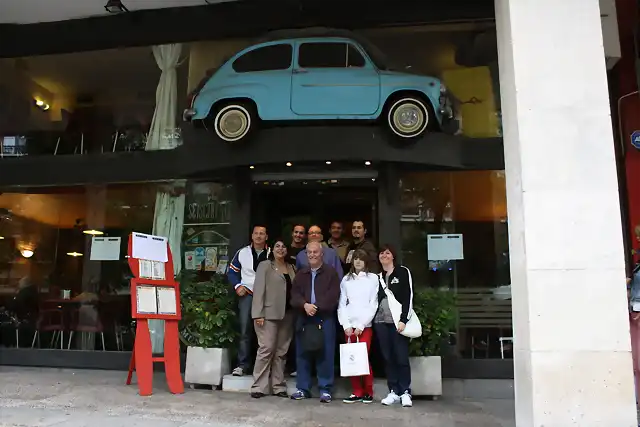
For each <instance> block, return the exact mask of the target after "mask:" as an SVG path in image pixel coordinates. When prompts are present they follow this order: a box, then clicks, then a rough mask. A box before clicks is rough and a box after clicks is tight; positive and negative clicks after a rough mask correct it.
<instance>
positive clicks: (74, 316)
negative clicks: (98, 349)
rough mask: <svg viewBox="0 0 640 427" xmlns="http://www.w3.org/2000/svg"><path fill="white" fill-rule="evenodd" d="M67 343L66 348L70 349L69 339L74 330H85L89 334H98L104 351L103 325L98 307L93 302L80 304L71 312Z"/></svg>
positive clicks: (71, 337)
mask: <svg viewBox="0 0 640 427" xmlns="http://www.w3.org/2000/svg"><path fill="white" fill-rule="evenodd" d="M69 330H70V331H71V333H70V334H69V343H68V344H67V350H69V349H71V340H72V339H73V334H74V332H86V333H90V334H100V336H101V338H102V351H105V350H106V348H105V345H104V326H103V324H102V320H101V319H100V313H99V311H98V308H97V307H96V306H95V305H93V304H85V305H81V306H80V308H77V309H74V310H73V311H72V312H71V327H70V329H69Z"/></svg>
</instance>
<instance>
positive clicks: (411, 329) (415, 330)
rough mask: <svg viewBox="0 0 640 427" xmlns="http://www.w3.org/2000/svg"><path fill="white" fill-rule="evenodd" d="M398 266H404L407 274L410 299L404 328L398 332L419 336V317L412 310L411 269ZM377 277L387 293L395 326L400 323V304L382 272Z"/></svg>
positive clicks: (413, 336) (420, 328) (406, 335)
mask: <svg viewBox="0 0 640 427" xmlns="http://www.w3.org/2000/svg"><path fill="white" fill-rule="evenodd" d="M398 268H404V269H406V270H407V273H408V274H409V291H410V292H411V299H410V300H409V313H408V315H407V318H408V320H407V323H406V324H405V327H404V330H403V331H402V332H400V335H404V336H405V337H407V338H419V337H421V336H422V325H421V324H420V319H418V316H417V315H416V312H415V311H413V279H412V278H411V271H409V269H408V268H407V267H404V266H401V267H398ZM378 277H379V280H380V284H381V285H382V289H384V292H385V294H387V301H388V302H389V310H391V316H392V317H393V323H395V325H396V327H397V326H398V323H400V315H401V314H402V304H400V303H399V302H398V300H397V299H396V297H395V296H394V295H393V292H392V291H391V289H389V288H388V287H387V284H386V283H385V281H384V278H383V277H382V273H380V274H379V275H378Z"/></svg>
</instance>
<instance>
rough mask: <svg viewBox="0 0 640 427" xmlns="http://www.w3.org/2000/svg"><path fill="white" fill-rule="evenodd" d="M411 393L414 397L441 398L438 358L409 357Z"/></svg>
mask: <svg viewBox="0 0 640 427" xmlns="http://www.w3.org/2000/svg"><path fill="white" fill-rule="evenodd" d="M409 362H410V363H411V393H412V394H413V395H414V396H442V360H441V358H440V356H428V357H411V358H410V359H409Z"/></svg>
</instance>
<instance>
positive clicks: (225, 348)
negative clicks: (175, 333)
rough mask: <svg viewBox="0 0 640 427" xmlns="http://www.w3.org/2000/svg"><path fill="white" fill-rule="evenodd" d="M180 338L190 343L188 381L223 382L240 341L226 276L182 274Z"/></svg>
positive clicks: (218, 383) (188, 350)
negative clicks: (237, 339) (233, 350)
mask: <svg viewBox="0 0 640 427" xmlns="http://www.w3.org/2000/svg"><path fill="white" fill-rule="evenodd" d="M179 282H180V303H181V306H182V320H181V321H180V339H181V341H182V342H183V343H184V344H185V345H186V346H187V363H186V367H185V382H187V383H192V384H208V385H211V386H215V387H217V386H219V385H220V384H221V383H222V378H223V377H224V375H226V374H228V373H230V372H231V366H230V360H229V359H230V352H231V350H232V349H233V348H234V345H235V342H236V334H237V332H236V322H235V320H236V312H235V298H234V293H233V292H232V291H231V288H230V286H229V284H228V283H227V280H226V277H225V276H223V275H219V274H214V275H213V276H212V277H211V278H210V279H201V278H200V276H199V273H198V272H193V271H184V272H183V273H181V274H180V278H179Z"/></svg>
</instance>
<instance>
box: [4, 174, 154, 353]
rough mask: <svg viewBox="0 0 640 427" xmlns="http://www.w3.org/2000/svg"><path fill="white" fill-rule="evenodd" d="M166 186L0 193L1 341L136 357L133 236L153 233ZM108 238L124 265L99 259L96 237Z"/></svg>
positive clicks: (119, 262) (78, 187)
mask: <svg viewBox="0 0 640 427" xmlns="http://www.w3.org/2000/svg"><path fill="white" fill-rule="evenodd" d="M160 185H162V184H161V183H140V184H127V185H117V184H116V185H101V186H77V187H64V188H46V189H43V188H38V189H26V190H25V189H21V192H17V191H16V192H5V193H3V194H2V195H0V236H2V237H3V238H2V239H0V307H2V309H1V310H0V313H1V314H0V316H1V319H0V322H1V323H0V324H1V326H2V338H1V339H2V340H1V341H0V343H2V344H3V345H7V346H20V347H33V348H50V347H53V348H59V349H60V348H62V349H82V350H101V351H102V350H107V351H109V350H112V351H115V350H120V351H122V350H129V351H130V350H131V349H132V345H133V333H132V332H133V329H132V322H131V307H130V295H129V279H130V278H131V272H130V271H129V268H128V265H127V262H126V258H125V255H126V248H127V241H128V235H129V233H131V232H132V231H134V230H135V231H139V232H143V233H151V232H152V228H153V223H154V208H155V202H156V193H157V190H158V188H159V186H160ZM98 235H99V236H98ZM105 236H106V237H119V238H121V241H120V251H119V256H118V257H117V260H114V261H98V260H92V259H91V243H92V238H94V237H105ZM27 255H30V256H27Z"/></svg>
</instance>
